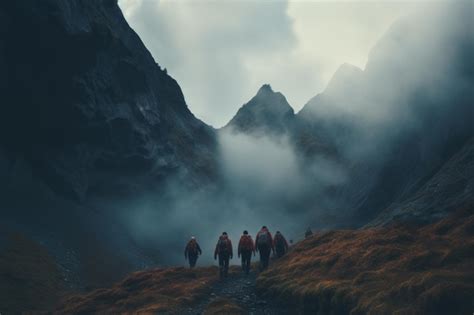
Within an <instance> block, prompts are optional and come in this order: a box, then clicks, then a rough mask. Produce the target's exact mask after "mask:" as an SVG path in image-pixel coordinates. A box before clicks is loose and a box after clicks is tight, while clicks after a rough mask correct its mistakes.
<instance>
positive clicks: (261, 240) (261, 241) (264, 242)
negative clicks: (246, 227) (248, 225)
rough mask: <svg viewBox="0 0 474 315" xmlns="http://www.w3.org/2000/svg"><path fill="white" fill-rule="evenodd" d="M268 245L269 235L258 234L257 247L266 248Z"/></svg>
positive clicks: (264, 232)
mask: <svg viewBox="0 0 474 315" xmlns="http://www.w3.org/2000/svg"><path fill="white" fill-rule="evenodd" d="M269 244H270V235H269V234H268V231H262V232H259V233H258V243H257V245H258V246H268V245H269Z"/></svg>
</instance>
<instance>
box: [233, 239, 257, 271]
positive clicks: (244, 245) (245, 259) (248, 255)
mask: <svg viewBox="0 0 474 315" xmlns="http://www.w3.org/2000/svg"><path fill="white" fill-rule="evenodd" d="M252 253H253V255H254V256H255V246H254V244H253V239H252V236H250V235H249V232H247V231H244V234H242V236H241V237H240V241H239V246H238V247H237V257H239V258H240V256H242V270H243V271H244V272H245V273H246V274H249V272H250V261H251V259H252Z"/></svg>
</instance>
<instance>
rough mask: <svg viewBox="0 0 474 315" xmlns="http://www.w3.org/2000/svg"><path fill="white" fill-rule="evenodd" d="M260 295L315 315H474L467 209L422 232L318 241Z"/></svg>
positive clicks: (294, 256)
mask: <svg viewBox="0 0 474 315" xmlns="http://www.w3.org/2000/svg"><path fill="white" fill-rule="evenodd" d="M257 289H258V290H259V292H261V293H262V294H265V295H268V296H272V297H276V298H278V299H279V300H283V301H285V302H288V303H291V304H294V305H295V307H296V308H297V309H298V310H299V311H300V312H302V313H311V314H316V313H320V314H348V313H351V312H352V314H367V313H373V314H374V313H375V314H394V313H403V314H410V313H413V314H415V313H417V314H419V313H424V314H456V313H458V314H461V313H465V314H471V313H472V311H473V310H474V305H473V303H474V302H473V301H474V215H473V209H472V207H470V208H469V209H466V210H464V211H461V212H459V213H457V214H456V215H453V216H452V217H449V218H447V219H444V220H442V221H440V222H438V223H435V224H432V225H428V226H425V227H422V228H418V229H417V228H416V227H407V226H402V225H398V226H392V227H387V228H371V229H365V230H355V231H354V230H346V231H344V230H343V231H331V232H327V233H320V234H316V235H314V236H313V237H311V238H310V239H307V240H304V241H302V242H301V243H299V244H297V245H296V246H295V247H294V248H293V250H292V252H291V253H290V254H289V255H287V256H286V257H284V258H283V259H281V260H280V261H279V262H277V263H275V264H274V265H273V266H272V267H271V268H270V269H269V270H268V271H266V272H264V273H263V274H261V275H260V277H259V278H258V280H257Z"/></svg>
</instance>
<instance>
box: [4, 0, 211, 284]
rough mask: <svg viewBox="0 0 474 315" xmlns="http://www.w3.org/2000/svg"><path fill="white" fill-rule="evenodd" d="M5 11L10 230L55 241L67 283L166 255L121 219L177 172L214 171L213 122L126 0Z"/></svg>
mask: <svg viewBox="0 0 474 315" xmlns="http://www.w3.org/2000/svg"><path fill="white" fill-rule="evenodd" d="M0 17H1V19H0V20H1V22H0V24H1V30H0V32H1V36H0V68H1V69H2V71H0V103H1V104H2V106H1V107H0V208H1V217H0V226H2V227H3V228H2V230H3V231H6V233H13V234H14V233H20V234H21V235H23V237H24V238H27V239H30V240H31V241H32V242H35V243H36V244H37V245H38V246H43V247H45V248H46V249H47V250H48V251H49V252H50V253H51V255H52V256H53V259H54V260H55V261H56V262H57V263H58V265H59V266H60V269H61V272H62V273H63V274H65V275H66V276H65V278H67V279H66V282H67V283H66V285H67V286H73V287H76V286H79V287H89V286H102V285H104V283H111V282H112V281H115V280H116V279H118V278H119V277H121V276H122V275H124V274H125V273H128V272H130V271H131V270H135V269H138V268H143V267H144V266H146V265H149V264H155V263H156V259H155V257H156V256H159V254H156V252H157V251H156V249H155V248H153V249H152V251H151V252H146V250H144V247H143V246H142V245H143V244H138V243H137V241H136V239H134V238H133V237H132V236H131V234H130V231H129V230H128V229H126V228H125V227H124V225H123V221H124V220H119V218H121V216H125V215H126V214H127V212H130V211H132V210H133V207H132V206H131V204H130V203H127V200H128V201H129V200H135V199H136V200H138V199H140V198H141V197H142V196H143V195H146V194H149V195H150V194H151V195H158V196H159V195H160V194H162V191H163V190H164V189H165V188H166V184H167V182H168V181H170V180H177V181H179V182H180V183H181V184H182V185H183V187H189V189H196V188H198V187H203V186H205V185H206V183H210V182H212V181H214V178H215V176H216V172H215V166H214V165H215V160H214V150H215V144H216V140H215V132H214V130H213V129H212V128H210V127H209V126H207V125H206V124H204V123H203V122H201V121H200V120H198V119H196V118H195V117H194V116H193V114H192V113H191V112H190V111H189V109H188V107H187V105H186V102H185V99H184V97H183V94H182V91H181V89H180V87H179V85H178V84H177V82H176V81H175V80H174V79H173V78H171V77H170V76H169V75H168V74H167V71H166V70H165V69H162V68H161V67H160V66H159V65H157V64H156V62H155V60H154V59H153V58H152V56H151V55H150V53H149V52H148V50H147V49H146V48H145V46H144V45H143V43H142V41H141V40H140V38H139V37H138V36H137V34H136V33H135V32H134V31H133V30H132V29H131V28H130V27H129V26H128V24H127V22H126V21H125V19H124V17H123V15H122V13H121V11H120V9H119V7H118V5H117V1H113V0H112V1H111V0H98V1H76V0H66V1H62V0H45V1H39V2H38V1H30V0H20V1H10V2H8V1H7V2H2V4H0ZM134 198H135V199H134ZM13 245H14V244H13ZM13 245H12V246H13ZM98 262H101V263H100V264H99V263H98ZM7 291H8V290H7Z"/></svg>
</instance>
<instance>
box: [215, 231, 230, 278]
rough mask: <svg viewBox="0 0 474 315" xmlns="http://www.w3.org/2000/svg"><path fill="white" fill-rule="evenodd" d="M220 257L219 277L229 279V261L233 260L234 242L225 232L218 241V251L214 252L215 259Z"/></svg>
mask: <svg viewBox="0 0 474 315" xmlns="http://www.w3.org/2000/svg"><path fill="white" fill-rule="evenodd" d="M217 256H219V275H220V277H221V279H222V278H225V277H227V273H228V271H229V259H232V257H233V253H232V242H231V241H230V239H229V236H228V235H227V232H223V233H222V235H221V236H220V237H219V240H218V241H217V245H216V250H215V251H214V259H217Z"/></svg>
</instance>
